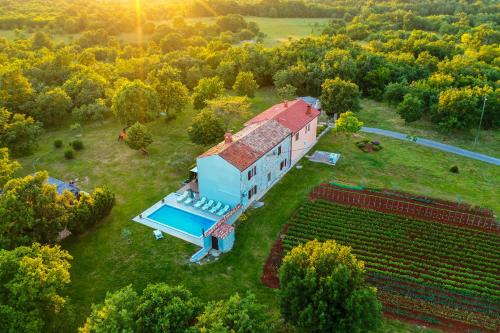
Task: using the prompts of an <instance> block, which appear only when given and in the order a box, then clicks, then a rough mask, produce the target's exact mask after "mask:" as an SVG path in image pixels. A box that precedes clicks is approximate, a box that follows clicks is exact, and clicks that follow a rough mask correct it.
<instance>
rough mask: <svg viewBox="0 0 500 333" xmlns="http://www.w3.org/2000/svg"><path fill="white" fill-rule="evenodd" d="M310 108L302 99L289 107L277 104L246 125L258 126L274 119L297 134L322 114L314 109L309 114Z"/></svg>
mask: <svg viewBox="0 0 500 333" xmlns="http://www.w3.org/2000/svg"><path fill="white" fill-rule="evenodd" d="M308 106H309V104H307V103H306V102H304V101H303V100H302V99H300V98H299V99H296V100H294V101H291V102H288V103H287V106H285V103H280V104H276V105H273V106H271V107H270V108H269V109H267V110H266V111H264V112H262V113H260V114H258V115H257V116H255V117H253V118H252V119H250V120H249V121H248V122H247V123H246V124H245V125H251V124H257V123H260V122H263V121H266V120H270V119H274V120H276V121H278V122H279V123H280V124H282V125H283V126H285V127H286V128H288V129H289V130H291V131H292V132H293V133H296V132H298V131H300V130H301V129H302V128H304V126H306V125H307V124H309V123H310V122H311V120H313V119H314V118H316V117H318V116H319V114H320V112H319V111H318V110H317V109H315V108H313V107H311V112H310V114H307V107H308Z"/></svg>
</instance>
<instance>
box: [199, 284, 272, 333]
mask: <svg viewBox="0 0 500 333" xmlns="http://www.w3.org/2000/svg"><path fill="white" fill-rule="evenodd" d="M196 328H197V329H198V331H199V332H214V333H215V332H221V333H222V332H224V333H225V332H227V333H229V332H240V333H259V332H262V333H265V332H271V331H272V330H271V328H270V326H269V316H268V314H267V312H266V309H265V307H264V306H262V305H260V304H258V303H257V302H256V299H255V296H254V295H253V294H251V293H248V294H247V295H246V296H245V297H241V296H240V295H238V294H235V295H233V296H231V297H230V298H229V299H227V300H221V301H217V302H210V303H208V304H207V305H206V306H205V310H204V311H203V313H202V314H201V315H200V316H198V318H197V323H196Z"/></svg>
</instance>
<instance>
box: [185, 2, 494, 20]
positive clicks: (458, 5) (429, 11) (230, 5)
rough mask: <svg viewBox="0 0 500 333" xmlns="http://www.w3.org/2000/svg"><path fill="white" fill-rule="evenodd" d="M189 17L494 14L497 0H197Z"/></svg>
mask: <svg viewBox="0 0 500 333" xmlns="http://www.w3.org/2000/svg"><path fill="white" fill-rule="evenodd" d="M186 7H187V9H186V14H187V15H188V16H194V17H198V16H217V15H227V14H241V15H249V16H262V17H327V18H335V19H346V20H347V21H349V20H351V19H352V18H354V17H355V16H358V15H360V14H362V13H363V12H365V11H366V8H368V7H369V8H370V12H372V13H377V14H383V13H386V12H393V11H395V10H399V11H403V12H412V13H413V14H415V15H417V16H434V15H455V14H458V13H465V14H478V13H485V14H486V15H494V14H495V13H496V12H497V10H498V8H497V7H496V1H494V0H487V1H467V2H464V1H460V0H450V1H435V0H422V1H404V0H396V1H370V0H315V1H313V0H256V1H239V0H203V1H201V0H194V1H192V2H191V3H190V4H188V5H187V6H186Z"/></svg>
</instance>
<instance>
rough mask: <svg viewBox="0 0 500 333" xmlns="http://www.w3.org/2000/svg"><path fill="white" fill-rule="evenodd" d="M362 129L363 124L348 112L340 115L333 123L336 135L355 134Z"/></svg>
mask: <svg viewBox="0 0 500 333" xmlns="http://www.w3.org/2000/svg"><path fill="white" fill-rule="evenodd" d="M361 127H363V122H362V121H359V120H358V118H357V117H356V115H355V114H354V113H352V112H350V111H347V112H344V113H341V114H340V117H339V119H337V121H336V122H335V132H338V133H348V134H352V133H357V132H359V131H360V130H361Z"/></svg>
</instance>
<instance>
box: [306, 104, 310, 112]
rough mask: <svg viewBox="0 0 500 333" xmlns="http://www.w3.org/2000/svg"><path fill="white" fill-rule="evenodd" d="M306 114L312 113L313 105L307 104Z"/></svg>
mask: <svg viewBox="0 0 500 333" xmlns="http://www.w3.org/2000/svg"><path fill="white" fill-rule="evenodd" d="M306 114H311V105H309V104H307V109H306Z"/></svg>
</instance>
